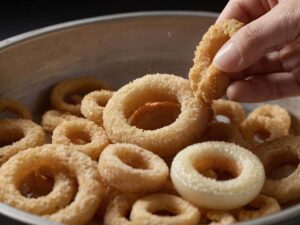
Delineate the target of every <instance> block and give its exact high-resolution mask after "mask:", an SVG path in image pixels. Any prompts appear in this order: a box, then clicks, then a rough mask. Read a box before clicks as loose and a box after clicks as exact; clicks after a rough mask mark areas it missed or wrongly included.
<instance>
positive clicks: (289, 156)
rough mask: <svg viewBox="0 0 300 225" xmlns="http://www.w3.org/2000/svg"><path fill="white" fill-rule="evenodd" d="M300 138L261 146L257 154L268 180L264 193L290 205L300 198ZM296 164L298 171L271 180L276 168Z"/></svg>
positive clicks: (269, 142) (276, 140)
mask: <svg viewBox="0 0 300 225" xmlns="http://www.w3.org/2000/svg"><path fill="white" fill-rule="evenodd" d="M299 146H300V137H294V136H285V137H281V138H278V139H275V140H272V141H267V142H265V143H263V144H261V145H259V146H258V147H257V149H256V151H255V154H256V155H257V156H258V157H259V159H260V160H261V162H262V163H263V165H264V167H265V170H266V174H267V179H266V182H265V185H264V188H263V190H262V193H263V194H265V195H268V196H271V197H273V198H275V199H276V200H277V201H278V202H279V203H281V204H283V203H288V202H291V201H293V200H296V199H299V198H300V179H299V172H300V166H299V161H300V149H299ZM284 163H296V164H297V168H296V170H295V171H294V172H293V173H292V174H290V175H289V176H287V177H284V178H282V179H271V178H270V173H271V172H272V169H273V168H275V167H276V166H279V165H283V164H284Z"/></svg>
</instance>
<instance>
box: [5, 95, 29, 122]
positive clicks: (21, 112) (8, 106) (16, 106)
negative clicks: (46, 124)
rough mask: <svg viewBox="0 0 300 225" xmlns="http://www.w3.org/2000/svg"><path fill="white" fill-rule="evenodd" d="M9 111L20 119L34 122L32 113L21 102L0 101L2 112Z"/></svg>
mask: <svg viewBox="0 0 300 225" xmlns="http://www.w3.org/2000/svg"><path fill="white" fill-rule="evenodd" d="M3 111H8V112H11V113H13V114H15V115H17V116H18V117H19V118H20V119H28V120H32V115H31V113H30V111H29V110H28V109H27V108H26V107H25V106H24V105H23V104H21V103H20V102H18V101H15V100H11V99H0V112H3Z"/></svg>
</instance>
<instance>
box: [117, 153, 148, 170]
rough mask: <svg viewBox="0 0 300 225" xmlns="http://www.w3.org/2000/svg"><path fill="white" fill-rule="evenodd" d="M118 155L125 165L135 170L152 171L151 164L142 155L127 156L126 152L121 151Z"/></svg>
mask: <svg viewBox="0 0 300 225" xmlns="http://www.w3.org/2000/svg"><path fill="white" fill-rule="evenodd" d="M116 154H117V156H118V158H119V159H120V160H121V161H122V162H123V163H125V164H126V165H128V166H130V167H132V168H134V169H142V170H147V169H150V168H149V163H148V162H147V161H146V160H145V158H144V157H143V156H142V155H140V154H127V153H126V151H119V152H117V153H116Z"/></svg>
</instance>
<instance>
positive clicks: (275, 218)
mask: <svg viewBox="0 0 300 225" xmlns="http://www.w3.org/2000/svg"><path fill="white" fill-rule="evenodd" d="M218 15H219V14H218V13H214V12H206V11H180V10H178V11H142V12H130V13H120V14H112V15H105V16H97V17H91V18H87V19H79V20H73V21H69V22H64V23H59V24H55V25H51V26H46V27H42V28H39V29H35V30H32V31H29V32H25V33H22V34H19V35H16V36H13V37H10V38H7V39H4V40H2V41H0V51H2V50H4V49H6V48H8V47H11V46H13V45H15V44H18V43H21V42H23V41H26V40H29V39H31V38H36V37H39V36H42V35H45V34H48V33H54V32H58V31H61V30H63V29H65V28H74V27H77V26H83V25H87V24H92V23H97V22H105V21H111V20H123V19H130V18H131V19H132V18H140V17H164V16H180V17H211V18H217V17H218ZM0 54H1V52H0ZM299 212H300V204H298V205H295V206H291V207H290V208H288V209H284V210H283V211H280V212H278V213H276V214H273V215H269V216H266V217H262V218H259V219H254V220H250V221H247V222H238V223H235V224H236V225H261V224H264V225H268V224H272V225H274V224H279V223H282V222H284V221H285V220H286V221H290V220H293V219H296V218H297V217H298V218H300V213H299ZM0 214H2V215H4V216H7V217H9V218H11V219H14V220H18V221H20V222H22V223H28V224H41V223H42V224H46V225H59V223H56V222H52V221H48V220H46V219H44V218H43V217H40V216H36V215H33V214H30V213H27V212H24V211H21V210H18V209H16V208H13V207H11V206H8V205H5V204H3V203H0ZM299 221H300V220H299Z"/></svg>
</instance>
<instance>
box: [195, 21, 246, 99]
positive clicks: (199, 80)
mask: <svg viewBox="0 0 300 225" xmlns="http://www.w3.org/2000/svg"><path fill="white" fill-rule="evenodd" d="M242 26H243V24H242V23H241V22H239V21H237V20H234V19H230V20H224V21H222V22H219V23H216V24H214V25H212V26H211V27H210V28H209V30H208V31H207V32H206V33H205V34H204V36H203V38H202V40H201V41H200V43H199V45H198V46H197V49H196V51H195V58H194V65H193V67H192V68H191V69H190V72H189V79H190V82H191V87H192V89H193V91H194V95H195V96H196V97H197V98H200V99H203V100H204V101H205V102H208V103H210V102H211V101H212V100H213V99H217V98H220V97H222V96H223V95H224V94H225V92H226V89H227V86H228V84H229V78H228V74H226V73H225V72H222V71H220V70H219V69H217V68H216V66H215V65H214V64H213V59H214V56H215V54H216V53H217V52H218V50H219V49H220V48H221V47H222V45H223V44H225V42H227V41H228V40H229V39H230V38H231V37H232V36H233V34H234V33H235V32H236V31H238V30H239V29H240V28H241V27H242Z"/></svg>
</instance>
